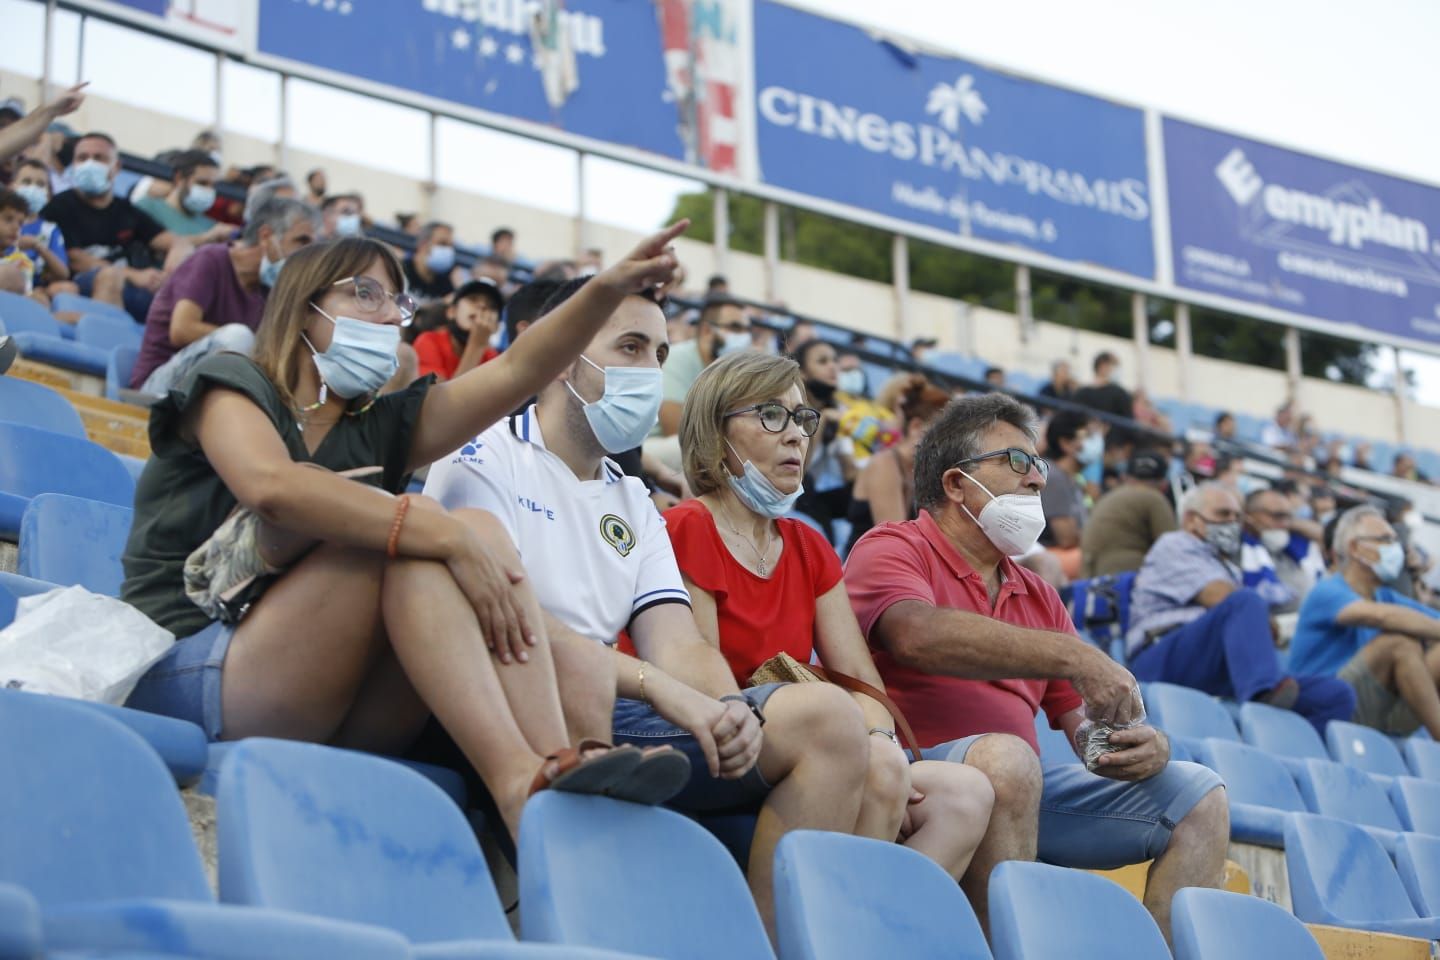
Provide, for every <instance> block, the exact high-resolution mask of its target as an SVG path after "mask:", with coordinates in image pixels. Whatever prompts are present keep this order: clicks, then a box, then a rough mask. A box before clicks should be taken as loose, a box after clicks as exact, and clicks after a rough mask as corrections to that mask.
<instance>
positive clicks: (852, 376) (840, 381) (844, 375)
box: [835, 369, 865, 397]
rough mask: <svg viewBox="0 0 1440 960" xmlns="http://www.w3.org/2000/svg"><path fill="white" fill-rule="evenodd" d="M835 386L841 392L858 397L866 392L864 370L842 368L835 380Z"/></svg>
mask: <svg viewBox="0 0 1440 960" xmlns="http://www.w3.org/2000/svg"><path fill="white" fill-rule="evenodd" d="M835 388H836V389H837V390H839V391H840V392H841V393H848V394H850V395H851V396H852V397H858V396H860V395H861V394H862V393H864V392H865V371H864V370H859V369H856V370H841V371H840V373H839V375H838V376H837V377H836V380H835Z"/></svg>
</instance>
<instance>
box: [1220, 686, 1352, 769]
mask: <svg viewBox="0 0 1440 960" xmlns="http://www.w3.org/2000/svg"><path fill="white" fill-rule="evenodd" d="M1240 734H1241V736H1243V737H1244V738H1245V742H1246V743H1248V744H1250V745H1251V746H1254V747H1258V748H1260V749H1261V750H1264V751H1265V752H1266V753H1270V754H1274V755H1275V756H1277V757H1279V758H1280V759H1281V760H1282V761H1283V762H1284V763H1285V766H1286V767H1287V768H1288V769H1289V770H1290V771H1291V772H1292V773H1298V772H1299V770H1300V766H1301V765H1302V763H1303V762H1304V761H1305V760H1329V759H1330V753H1329V751H1327V750H1326V749H1325V742H1324V741H1323V740H1321V739H1320V734H1318V733H1316V732H1315V727H1314V725H1313V724H1311V723H1310V721H1309V720H1306V719H1305V718H1304V717H1302V716H1300V714H1298V713H1296V712H1295V711H1294V710H1281V709H1280V708H1279V707H1272V706H1270V705H1269V704H1265V703H1256V702H1254V701H1253V700H1252V701H1251V702H1249V703H1242V704H1241V705H1240Z"/></svg>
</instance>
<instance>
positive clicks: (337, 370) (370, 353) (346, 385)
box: [300, 303, 400, 403]
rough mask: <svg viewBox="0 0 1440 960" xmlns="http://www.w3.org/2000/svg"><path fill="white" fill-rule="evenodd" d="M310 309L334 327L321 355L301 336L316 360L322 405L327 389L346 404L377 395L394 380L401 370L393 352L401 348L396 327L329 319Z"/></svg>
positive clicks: (387, 324) (398, 330) (353, 320)
mask: <svg viewBox="0 0 1440 960" xmlns="http://www.w3.org/2000/svg"><path fill="white" fill-rule="evenodd" d="M310 306H312V307H315V310H316V311H317V312H318V313H319V314H320V316H322V317H324V318H325V319H326V320H329V321H330V322H331V323H333V324H335V334H334V336H333V337H331V339H330V346H328V347H326V348H325V352H324V353H321V352H319V351H317V350H316V349H315V345H314V344H312V343H311V342H310V338H309V337H307V336H305V335H304V334H303V333H302V334H301V335H300V336H301V338H302V339H304V341H305V345H306V346H307V347H309V348H310V353H311V354H313V355H314V357H315V369H317V370H319V371H320V382H321V386H320V402H321V403H324V402H325V399H326V388H329V389H330V390H333V391H335V394H336V395H337V396H341V397H344V398H345V399H346V400H354V399H355V398H356V397H360V396H364V395H365V394H367V393H376V392H378V391H379V389H380V388H381V387H383V386H385V384H386V383H388V382H389V381H390V378H391V377H393V376H395V371H396V370H398V369H400V358H399V356H397V354H396V352H395V351H396V350H397V349H398V348H399V346H400V328H399V327H397V326H395V325H394V324H391V323H366V322H365V321H364V320H356V319H355V318H354V317H345V316H340V317H332V316H330V314H328V313H326V312H325V311H324V310H321V309H320V308H319V307H316V306H315V304H313V303H312V304H310Z"/></svg>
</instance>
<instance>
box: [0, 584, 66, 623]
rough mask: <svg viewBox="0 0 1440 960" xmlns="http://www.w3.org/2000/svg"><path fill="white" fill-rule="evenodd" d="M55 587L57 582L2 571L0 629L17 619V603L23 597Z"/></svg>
mask: <svg viewBox="0 0 1440 960" xmlns="http://www.w3.org/2000/svg"><path fill="white" fill-rule="evenodd" d="M54 589H55V584H53V583H45V582H44V581H42V580H32V579H30V578H29V577H22V576H19V575H18V574H14V573H3V572H0V630H3V629H4V628H5V627H8V626H10V623H11V622H12V621H13V620H14V619H15V605H16V604H17V603H18V602H19V601H20V598H21V597H33V596H35V595H36V594H41V593H46V592H48V591H50V590H54Z"/></svg>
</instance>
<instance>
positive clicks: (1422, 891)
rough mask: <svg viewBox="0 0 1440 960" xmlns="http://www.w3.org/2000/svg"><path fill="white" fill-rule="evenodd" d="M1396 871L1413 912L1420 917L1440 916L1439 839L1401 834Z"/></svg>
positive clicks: (1396, 852)
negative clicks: (1408, 895)
mask: <svg viewBox="0 0 1440 960" xmlns="http://www.w3.org/2000/svg"><path fill="white" fill-rule="evenodd" d="M1395 871H1396V872H1397V873H1399V874H1400V882H1401V883H1403V884H1404V885H1405V889H1406V891H1408V892H1409V894H1410V902H1411V903H1413V904H1414V905H1415V912H1416V913H1418V914H1420V916H1422V917H1437V916H1440V837H1427V836H1422V835H1420V834H1418V833H1405V834H1401V835H1400V841H1399V843H1397V844H1396V845H1395Z"/></svg>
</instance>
